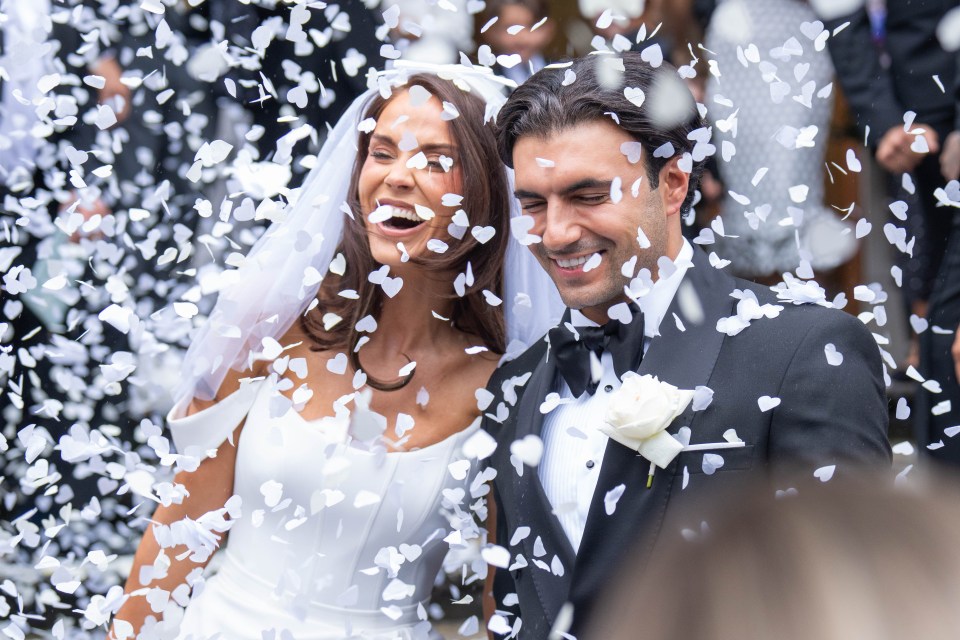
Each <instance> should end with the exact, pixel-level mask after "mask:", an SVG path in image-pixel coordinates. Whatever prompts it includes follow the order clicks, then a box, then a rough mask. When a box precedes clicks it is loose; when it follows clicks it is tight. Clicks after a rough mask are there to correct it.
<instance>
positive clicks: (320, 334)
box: [300, 74, 511, 391]
mask: <svg viewBox="0 0 960 640" xmlns="http://www.w3.org/2000/svg"><path fill="white" fill-rule="evenodd" d="M414 85H420V86H422V87H423V88H424V89H426V90H427V91H429V92H430V94H431V95H433V96H435V97H436V98H438V99H439V100H441V101H443V102H449V103H451V104H452V105H453V106H454V107H455V108H456V110H457V111H458V112H459V114H460V115H459V116H458V117H456V118H453V119H452V120H448V121H447V126H449V127H450V133H451V136H452V138H453V139H454V141H455V142H456V147H457V151H456V153H457V157H456V158H455V163H456V166H457V167H458V168H459V170H460V172H461V173H460V175H461V183H462V188H461V192H462V193H461V195H462V196H463V204H462V208H463V209H464V210H465V211H466V213H467V216H468V218H469V220H470V224H471V226H482V227H493V228H494V229H495V230H496V233H495V234H494V236H493V238H492V239H490V240H489V241H487V242H486V243H485V244H484V243H481V242H479V241H477V239H476V238H474V236H473V234H471V233H470V232H469V230H468V231H467V233H466V234H464V236H463V239H462V240H457V239H455V238H451V239H450V241H449V245H450V248H449V249H448V250H447V251H446V252H445V253H443V254H433V253H429V254H428V255H424V256H421V257H417V258H412V257H411V258H410V261H411V262H413V263H415V264H418V265H422V266H423V267H424V269H422V270H421V272H420V273H422V274H423V277H431V275H432V274H436V276H437V277H440V278H449V283H450V289H449V292H448V294H447V296H446V297H447V298H448V299H451V300H453V313H452V316H451V319H450V320H451V323H452V325H453V326H454V327H455V328H456V329H458V330H459V331H462V332H463V333H466V334H470V335H473V336H476V337H477V338H478V339H479V340H480V341H482V343H483V345H484V346H485V347H487V348H488V349H490V351H492V352H494V353H497V354H502V353H503V352H504V350H505V347H506V330H505V327H504V321H503V311H502V305H501V306H496V307H493V306H491V305H490V304H489V303H488V302H487V301H486V298H485V297H484V295H483V291H484V290H488V291H490V292H492V293H494V294H496V295H497V297H502V295H503V291H502V283H503V262H504V254H505V252H506V248H507V237H508V233H509V217H510V198H511V195H510V194H509V193H508V191H507V189H508V182H507V174H506V169H505V168H504V166H503V163H502V162H501V161H500V156H499V155H498V152H497V141H496V137H495V135H494V132H493V128H492V127H493V124H492V123H490V124H486V123H485V122H484V116H485V109H486V103H485V102H484V101H483V100H482V99H480V98H479V97H477V96H476V95H474V94H473V93H468V92H466V91H463V90H462V89H460V88H458V87H457V86H455V85H454V84H453V83H452V82H448V81H446V80H441V79H439V78H437V77H435V76H431V75H419V74H418V75H414V76H412V77H411V78H410V79H409V80H408V82H407V87H412V86H414ZM398 91H400V90H399V89H398V90H395V92H394V94H393V96H391V97H390V98H388V99H384V98H383V97H382V96H380V95H378V96H376V97H375V98H374V99H373V100H372V101H371V103H370V106H369V107H368V108H367V111H366V113H365V114H364V117H365V118H374V119H376V118H379V117H380V114H381V113H383V110H384V109H385V108H386V106H387V104H389V102H390V100H391V99H392V98H393V97H394V96H396V95H397V92H398ZM370 138H371V134H370V133H361V134H360V137H359V140H358V142H357V148H358V152H357V158H356V161H355V162H354V166H353V173H352V175H351V177H350V188H349V191H348V195H347V205H348V206H349V208H350V211H351V212H352V213H351V214H350V215H348V216H347V218H346V220H345V222H344V229H343V240H342V241H341V243H340V245H339V247H337V252H338V253H342V254H343V256H344V258H346V264H347V267H346V270H345V271H344V273H343V275H342V276H338V275H336V274H334V273H332V272H331V273H328V274H327V276H326V278H324V280H323V283H322V284H321V286H320V290H319V291H318V293H317V299H318V302H319V304H318V305H317V306H316V307H314V308H313V309H312V310H310V311H309V312H308V313H306V314H305V315H303V316H301V318H300V324H301V327H302V328H303V330H304V332H305V334H306V335H307V336H308V337H309V339H310V340H311V341H312V342H313V343H314V344H313V347H312V348H313V349H314V350H317V351H321V350H333V349H345V350H347V352H348V354H349V356H350V359H351V362H352V363H353V365H354V367H355V368H356V369H357V370H360V368H361V367H360V360H359V356H358V351H357V342H358V340H359V339H360V332H359V331H357V322H358V321H359V320H361V319H362V318H364V317H366V316H368V315H370V316H373V317H374V318H375V319H377V320H379V319H380V313H381V311H382V309H383V301H384V295H385V294H384V292H383V290H382V289H381V288H380V287H379V286H377V285H374V284H372V283H371V282H370V281H369V280H368V275H369V274H370V273H372V272H373V271H376V270H377V269H378V268H379V267H380V265H379V264H378V263H377V262H376V261H375V260H374V259H373V255H372V254H371V253H370V245H369V242H368V239H367V232H366V227H365V226H364V220H363V212H362V210H361V208H360V202H359V189H358V185H359V182H360V172H361V169H362V168H363V165H364V162H366V160H367V154H368V153H369V150H370ZM468 264H469V265H470V267H471V271H472V273H473V285H472V286H469V287H467V289H466V293H465V294H464V295H463V296H462V297H461V296H458V295H457V293H456V291H455V290H454V286H453V282H454V279H455V277H456V275H457V274H458V273H464V272H466V270H467V268H468ZM349 289H352V290H354V291H356V292H357V299H355V300H352V299H348V298H345V297H343V296H341V295H339V294H340V292H341V291H345V290H349ZM510 302H511V301H509V300H507V301H504V303H505V304H510ZM327 313H335V314H336V315H338V316H340V317H341V318H342V320H341V321H340V322H339V323H337V324H336V325H335V326H333V327H332V328H330V330H325V329H324V324H323V316H324V315H325V314H327ZM412 376H413V374H412V373H411V374H410V375H408V376H406V377H405V378H402V379H400V380H398V381H395V382H383V381H378V380H376V379H374V378H373V377H372V376H370V375H369V374H368V375H367V384H369V385H370V386H372V387H373V388H375V389H380V390H384V391H391V390H394V389H399V388H402V387H404V386H406V384H407V383H409V382H410V380H411V378H412Z"/></svg>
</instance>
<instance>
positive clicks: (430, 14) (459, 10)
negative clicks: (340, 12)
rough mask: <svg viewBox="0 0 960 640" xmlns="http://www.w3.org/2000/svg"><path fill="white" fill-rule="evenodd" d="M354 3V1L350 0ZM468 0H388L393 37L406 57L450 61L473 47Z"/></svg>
mask: <svg viewBox="0 0 960 640" xmlns="http://www.w3.org/2000/svg"><path fill="white" fill-rule="evenodd" d="M347 4H350V3H347ZM471 4H472V3H468V2H467V0H384V1H383V3H382V4H381V5H380V7H381V9H382V11H383V15H384V18H385V19H386V21H387V25H388V26H389V27H390V40H391V41H392V42H393V44H395V45H396V49H397V50H398V52H401V53H402V57H403V59H404V60H414V61H417V62H430V63H434V64H450V63H454V62H458V61H459V60H460V53H461V52H468V51H472V50H473V47H474V42H473V15H472V13H471V10H472V11H476V9H473V8H472V7H471Z"/></svg>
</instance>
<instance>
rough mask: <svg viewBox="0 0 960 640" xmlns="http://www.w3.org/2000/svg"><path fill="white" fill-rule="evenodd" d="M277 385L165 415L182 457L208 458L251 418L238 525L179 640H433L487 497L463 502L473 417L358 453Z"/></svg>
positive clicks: (341, 432)
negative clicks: (454, 567) (419, 445)
mask: <svg viewBox="0 0 960 640" xmlns="http://www.w3.org/2000/svg"><path fill="white" fill-rule="evenodd" d="M275 385H276V378H275V377H271V378H267V379H263V380H260V381H255V382H251V383H247V384H245V385H244V386H242V387H241V389H240V390H238V391H237V392H235V393H234V394H232V395H231V396H229V397H227V398H225V399H223V400H222V401H220V402H218V403H217V404H216V405H214V406H212V407H210V408H208V409H206V410H204V411H201V412H199V413H195V414H193V415H190V416H187V417H177V416H178V411H179V415H182V413H183V412H182V407H181V408H175V409H174V410H173V411H172V412H171V418H170V428H171V432H172V433H173V437H174V441H175V442H176V444H177V446H178V449H179V450H180V451H185V450H188V449H189V448H190V447H194V446H200V447H201V448H202V449H204V450H209V449H213V448H216V447H217V446H218V445H219V444H220V443H222V442H223V440H224V439H225V438H226V437H228V436H229V434H230V433H231V432H232V431H233V430H234V429H235V428H236V426H237V425H238V424H240V421H241V420H243V419H244V418H246V423H245V425H244V427H243V430H242V431H241V435H240V439H239V443H238V449H237V461H236V472H235V485H234V494H235V495H236V496H239V498H240V499H241V500H242V506H241V510H242V515H241V516H240V517H239V518H238V519H237V520H236V521H235V522H234V523H233V525H232V528H231V529H230V531H229V537H228V541H227V543H226V546H225V548H224V549H221V550H220V551H218V552H217V553H218V554H220V555H223V556H224V557H223V558H222V563H221V565H220V569H219V571H218V572H217V573H216V574H215V575H214V576H213V577H212V578H209V579H208V580H207V581H206V582H205V584H204V585H203V586H202V590H198V591H199V594H197V593H194V598H193V600H192V601H191V602H190V603H189V605H188V606H187V607H186V611H185V614H184V617H183V619H182V621H181V624H180V632H179V635H178V636H177V638H178V640H199V639H206V638H221V639H222V640H238V639H239V640H245V639H250V640H264V639H266V640H270V639H272V638H276V640H287V639H290V638H293V639H296V640H334V639H336V640H341V639H347V638H351V639H352V638H358V639H363V640H422V639H423V640H425V639H427V638H437V637H439V636H437V635H435V634H433V633H432V632H431V631H430V624H429V622H427V620H426V618H427V615H426V607H427V605H428V604H429V598H430V593H431V590H432V588H433V584H434V580H435V578H436V576H437V574H438V572H439V570H440V568H441V565H442V562H443V559H444V557H445V555H446V553H447V551H448V550H449V549H450V547H451V543H458V542H459V541H460V539H461V537H469V535H470V534H469V533H467V532H468V531H470V532H473V533H474V534H475V533H476V532H477V528H476V526H477V525H476V524H474V521H473V517H472V516H473V514H472V513H471V511H470V504H471V503H473V502H475V496H476V495H479V494H480V493H481V492H482V489H479V488H477V487H474V490H473V491H471V487H470V484H471V482H472V480H473V479H474V476H475V473H474V472H475V470H476V463H475V461H470V460H467V459H466V458H465V457H464V456H463V453H462V448H463V444H464V443H465V442H467V441H468V439H469V438H470V437H471V436H473V435H475V434H477V430H478V428H479V420H477V421H476V422H475V423H474V424H473V425H471V426H470V427H468V428H467V429H465V430H464V431H461V432H459V433H456V434H454V435H452V436H450V437H448V438H447V439H445V440H442V441H440V442H438V443H436V444H433V445H430V446H428V447H425V448H423V449H418V450H414V451H409V452H387V451H384V450H383V449H382V448H380V449H379V450H369V449H363V448H360V447H359V446H358V445H357V443H354V442H352V441H351V439H350V437H349V433H348V432H349V423H350V420H349V417H348V416H347V415H340V416H338V417H329V418H323V419H320V420H316V421H307V420H304V419H303V418H302V417H300V415H299V413H297V412H296V411H295V410H294V409H292V408H291V407H290V406H289V401H287V400H286V399H285V398H284V397H283V396H281V395H280V394H279V393H278V392H277V391H275ZM342 413H343V412H342ZM477 435H480V437H481V438H482V437H483V436H482V434H477ZM194 450H195V449H194ZM464 534H466V536H465V535H464ZM445 539H446V540H445Z"/></svg>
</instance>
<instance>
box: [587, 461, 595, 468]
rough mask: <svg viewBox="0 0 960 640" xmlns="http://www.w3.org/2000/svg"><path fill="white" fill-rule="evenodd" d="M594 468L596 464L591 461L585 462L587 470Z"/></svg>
mask: <svg viewBox="0 0 960 640" xmlns="http://www.w3.org/2000/svg"><path fill="white" fill-rule="evenodd" d="M595 466H597V463H596V462H594V461H593V460H587V469H593V468H594V467H595Z"/></svg>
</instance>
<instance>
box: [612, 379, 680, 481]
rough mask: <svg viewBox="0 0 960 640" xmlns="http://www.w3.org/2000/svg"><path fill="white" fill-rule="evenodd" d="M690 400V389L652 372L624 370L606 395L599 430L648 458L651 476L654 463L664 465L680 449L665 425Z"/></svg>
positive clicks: (678, 443) (671, 420)
mask: <svg viewBox="0 0 960 640" xmlns="http://www.w3.org/2000/svg"><path fill="white" fill-rule="evenodd" d="M691 400H693V391H690V390H687V389H678V388H677V387H675V386H673V385H672V384H670V383H668V382H662V381H661V380H659V379H658V378H657V377H655V376H651V375H643V376H640V375H637V374H627V375H626V376H625V377H624V378H623V385H622V386H621V387H620V389H619V390H617V392H616V393H614V394H613V395H612V396H611V397H610V404H609V405H607V414H606V416H604V424H601V425H600V431H602V432H603V433H604V434H606V435H607V436H608V437H610V438H612V439H613V440H616V441H617V442H619V443H620V444H622V445H623V446H625V447H628V448H630V449H633V450H634V451H636V452H637V453H639V454H640V455H641V456H643V457H644V458H646V459H647V460H649V461H650V463H651V467H650V475H651V476H652V475H653V469H654V467H655V466H656V467H660V468H661V469H665V468H666V466H667V465H668V464H670V462H671V461H672V460H673V459H674V458H675V457H677V454H679V453H680V452H681V451H682V450H683V448H684V447H683V444H682V443H681V442H680V441H678V440H677V439H676V438H674V437H673V436H672V435H670V434H669V433H667V431H666V429H667V427H669V426H670V424H671V423H672V422H673V421H674V420H676V418H677V416H679V415H680V414H681V413H683V412H684V411H685V410H686V408H687V406H688V405H689V404H690V401H691ZM648 486H649V483H648Z"/></svg>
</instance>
